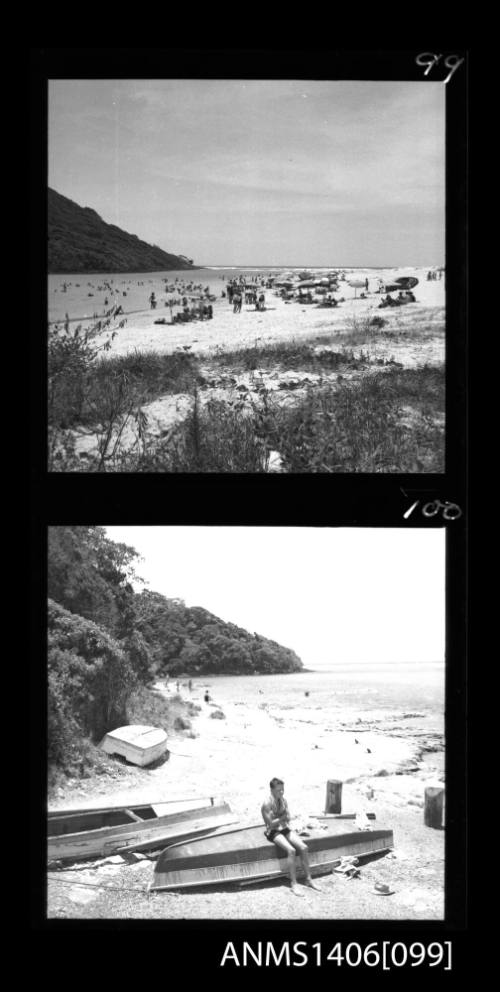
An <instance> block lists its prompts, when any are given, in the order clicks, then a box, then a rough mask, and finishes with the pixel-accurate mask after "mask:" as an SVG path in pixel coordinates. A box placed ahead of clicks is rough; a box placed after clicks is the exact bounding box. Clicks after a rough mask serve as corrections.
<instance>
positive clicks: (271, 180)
mask: <svg viewBox="0 0 500 992" xmlns="http://www.w3.org/2000/svg"><path fill="white" fill-rule="evenodd" d="M445 95H446V87H445V86H444V85H443V82H442V81H441V82H433V81H431V80H430V79H424V78H423V77H422V81H420V82H417V81H399V82H398V81H394V80H392V81H372V80H357V81H350V80H337V81H335V80H332V81H329V80H306V81H301V80H297V79H295V80H286V79H277V80H258V79H241V80H239V79H221V80H216V79H50V80H49V81H48V118H47V121H48V187H49V188H48V202H47V219H48V256H47V258H48V287H47V299H48V322H49V332H48V466H47V467H48V471H49V472H52V473H58V472H63V473H68V472H69V473H74V472H84V473H96V472H108V473H109V472H111V473H114V472H119V473H237V474H246V473H251V474H256V473H281V474H297V473H323V474H327V473H333V474H335V473H344V474H345V473H348V474H351V473H377V474H380V473H418V474H426V473H443V472H444V471H445V436H446V424H445V373H446V362H445V324H446V305H445V304H446V292H447V267H446V258H445V236H446V224H445V193H446V183H445V178H446V177H445V125H446V114H445Z"/></svg>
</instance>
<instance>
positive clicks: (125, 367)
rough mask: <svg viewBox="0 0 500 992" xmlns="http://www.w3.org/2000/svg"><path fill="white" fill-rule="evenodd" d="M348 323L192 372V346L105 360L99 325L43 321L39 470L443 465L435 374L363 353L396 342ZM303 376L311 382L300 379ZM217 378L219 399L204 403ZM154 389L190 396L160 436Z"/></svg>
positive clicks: (195, 366)
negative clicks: (87, 443)
mask: <svg viewBox="0 0 500 992" xmlns="http://www.w3.org/2000/svg"><path fill="white" fill-rule="evenodd" d="M351 323H352V326H351V327H350V328H349V329H347V330H346V331H345V332H344V333H343V335H342V336H340V335H338V334H335V335H333V334H332V335H331V336H327V337H320V338H318V337H317V338H312V339H309V340H306V341H300V342H297V341H290V342H279V343H275V344H269V343H267V344H262V343H260V342H259V341H258V340H257V341H256V342H255V344H254V345H253V346H252V347H249V348H241V349H235V350H233V351H230V352H226V351H219V352H216V353H215V354H214V355H210V356H208V357H205V358H204V364H203V366H201V363H200V362H201V360H200V358H199V356H196V355H195V354H192V352H191V349H190V348H189V347H185V348H183V349H180V350H178V351H176V352H175V353H174V354H167V355H165V354H158V353H154V352H153V353H151V352H140V351H137V352H134V353H133V354H129V355H127V356H124V357H113V356H109V357H108V356H105V354H104V353H105V352H106V351H108V350H109V348H110V346H111V340H112V337H113V334H114V332H113V331H112V329H111V328H110V327H109V326H108V327H106V326H105V327H104V328H103V327H102V326H101V325H96V326H95V327H93V328H89V329H88V330H87V331H85V332H82V330H81V328H77V329H76V330H75V331H73V332H71V331H70V330H69V327H68V326H66V327H64V328H56V329H52V331H51V334H50V336H49V469H50V470H51V471H82V469H83V470H85V471H97V472H110V471H111V472H116V471H120V472H176V473H178V472H181V473H182V472H185V473H197V472H214V473H224V472H228V473H260V472H267V471H269V466H270V459H271V453H273V452H274V453H277V454H278V455H279V459H280V465H281V470H282V471H285V472H441V471H443V468H444V438H443V417H444V370H443V368H442V367H438V368H436V367H428V366H424V367H419V368H416V369H403V368H401V366H399V365H398V363H396V362H395V361H394V360H393V359H391V358H380V357H374V355H373V352H371V351H370V345H372V344H373V342H374V341H380V342H384V341H385V342H386V343H387V340H389V339H394V340H395V341H396V340H397V339H398V337H399V335H400V333H401V329H399V328H398V327H397V324H396V325H394V324H391V329H390V330H388V329H387V326H386V319H385V318H384V317H380V316H375V317H371V318H365V319H364V320H360V319H358V318H353V319H352V320H351ZM103 330H107V331H108V332H109V333H108V339H107V340H104V341H103V336H102V334H103ZM427 331H429V328H427ZM427 331H426V333H427ZM429 333H430V331H429ZM433 333H435V332H434V331H433ZM405 334H406V337H408V336H411V335H409V334H408V332H405ZM330 338H331V340H330ZM419 340H420V338H419ZM339 341H341V342H342V348H341V349H336V348H335V343H336V342H339ZM346 346H347V347H346ZM365 346H366V350H363V348H364V347H365ZM354 347H357V348H358V349H359V350H358V351H357V353H355V352H354V350H353V348H354ZM290 371H293V372H295V373H297V378H296V379H294V380H291V379H290V378H289V377H288V378H285V379H283V381H281V382H279V383H278V390H276V389H274V390H273V389H270V388H268V386H266V383H265V379H264V378H261V380H260V381H259V376H258V374H259V373H261V374H262V376H263V377H264V376H265V373H266V372H272V373H278V374H279V373H280V372H287V373H289V372H290ZM249 372H250V373H253V374H255V375H254V376H253V381H252V384H251V388H249V387H248V385H245V384H240V385H237V379H236V378H235V376H237V375H244V374H245V373H249ZM361 373H363V374H362V375H361ZM308 375H314V377H315V380H316V381H315V382H314V383H311V382H309V383H308V382H307V376H308ZM214 385H215V386H219V387H222V388H223V389H225V395H223V396H220V394H214V396H213V397H212V398H211V397H210V394H209V390H210V389H211V388H212V386H214ZM165 395H172V396H175V395H178V396H181V395H182V396H187V397H188V398H189V399H190V402H189V408H188V410H187V412H186V410H185V409H184V412H183V414H182V416H180V417H179V418H178V419H177V420H176V421H175V422H174V424H173V425H172V426H171V427H170V428H169V429H166V430H165V431H164V432H163V434H162V435H161V436H158V435H155V434H153V433H152V432H151V431H150V429H149V425H148V419H147V416H146V414H145V413H144V407H145V405H146V404H147V403H150V402H152V401H153V400H155V399H158V398H159V397H161V396H165ZM287 401H289V402H287ZM130 426H132V427H133V436H134V438H135V442H134V445H133V446H131V443H130V439H129V438H130V432H129V438H128V440H127V442H125V440H124V438H125V437H126V436H127V429H128V428H129V427H130ZM76 428H78V430H79V431H80V432H82V431H83V432H85V431H87V433H89V434H91V435H92V436H93V437H94V438H95V445H94V453H93V454H92V455H91V456H87V455H86V454H85V458H84V459H83V457H82V456H80V455H79V454H78V452H77V451H76V450H75V429H76Z"/></svg>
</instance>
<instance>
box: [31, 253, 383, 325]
mask: <svg viewBox="0 0 500 992" xmlns="http://www.w3.org/2000/svg"><path fill="white" fill-rule="evenodd" d="M285 271H286V272H301V271H303V267H297V268H295V269H293V268H290V267H288V268H285V267H283V268H281V269H280V268H276V267H275V268H270V267H263V268H257V267H255V268H251V267H246V268H243V267H240V266H225V267H224V266H220V267H215V266H214V267H211V268H204V269H194V270H189V271H186V270H171V271H169V272H125V273H124V272H120V273H109V272H103V273H95V272H93V273H89V274H86V273H79V274H73V275H72V274H71V273H70V274H65V275H49V277H48V287H47V294H48V320H49V322H54V321H60V320H64V318H65V315H66V314H68V316H69V319H70V320H76V319H78V318H80V319H82V320H85V319H92V318H93V317H94V315H96V316H97V317H103V316H104V313H105V311H106V310H109V309H110V307H111V306H112V305H113V304H115V303H120V304H121V306H122V307H123V311H124V314H125V315H126V314H127V313H138V312H141V311H148V310H149V309H150V305H149V297H150V295H151V293H152V292H154V293H155V296H156V298H157V300H158V309H161V308H163V307H164V306H165V304H166V300H167V296H166V294H165V284H166V281H167V282H168V284H169V285H173V284H174V283H175V280H176V279H177V280H178V283H177V284H178V285H179V286H181V287H187V286H188V285H189V283H192V284H193V285H194V286H200V285H201V287H202V289H204V288H205V286H208V287H209V288H210V292H211V293H212V295H215V296H216V297H217V298H220V297H221V291H222V289H224V286H225V283H226V282H227V281H228V280H229V279H231V278H234V277H235V276H239V275H245V276H246V278H247V281H250V280H251V278H252V276H258V277H261V278H262V279H266V278H268V276H270V275H271V274H272V273H275V274H277V273H279V272H285ZM307 271H308V272H311V273H312V274H313V275H314V274H315V273H318V274H320V273H324V272H328V271H331V269H327V268H311V267H308V269H307ZM346 271H349V272H354V271H355V269H353V268H350V269H348V270H346ZM363 271H366V270H363ZM377 271H380V272H382V271H383V270H382V269H380V270H377ZM65 287H66V288H65ZM124 294H126V295H124ZM186 295H188V297H189V291H187V293H186ZM193 295H195V294H194V293H193ZM106 300H107V301H108V303H107V304H106V302H105V301H106Z"/></svg>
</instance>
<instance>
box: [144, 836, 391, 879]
mask: <svg viewBox="0 0 500 992" xmlns="http://www.w3.org/2000/svg"><path fill="white" fill-rule="evenodd" d="M306 843H307V848H308V851H309V862H310V865H311V870H312V873H313V874H322V873H325V872H329V871H331V870H332V868H333V867H334V865H336V864H338V863H339V862H340V860H341V858H343V857H345V856H347V855H355V856H357V857H360V856H362V855H374V854H378V853H380V852H383V851H387V850H388V849H389V848H391V847H393V843H394V842H393V835H392V830H349V829H347V830H346V824H345V821H344V822H342V821H340V822H339V821H338V820H332V821H329V823H328V826H327V829H326V830H320V829H319V828H316V829H311V831H310V836H308V837H307V838H306ZM284 873H285V874H286V873H287V861H286V856H285V854H284V852H283V853H281V852H280V850H279V848H277V847H276V845H275V844H273V843H271V842H270V841H268V840H267V838H266V836H265V834H264V826H263V824H259V825H258V826H251V827H240V828H239V829H236V830H224V831H220V832H219V833H218V834H217V835H215V836H213V837H202V838H200V839H198V840H191V841H187V842H185V843H184V842H182V843H180V844H173V845H172V846H170V847H167V848H166V849H165V850H164V851H163V852H162V853H161V855H160V857H159V859H158V861H157V863H156V866H155V872H154V876H153V880H152V882H151V884H150V890H151V891H157V890H165V889H166V890H169V889H189V888H194V887H199V886H209V885H217V884H219V885H227V884H229V883H232V882H240V883H241V882H246V883H248V882H252V881H254V882H258V881H262V880H263V879H272V878H278V877H280V876H281V875H282V874H284ZM301 874H302V875H303V869H302V863H301V861H300V859H299V858H297V877H298V878H300V877H301Z"/></svg>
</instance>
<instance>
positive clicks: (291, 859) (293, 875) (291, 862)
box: [274, 834, 303, 896]
mask: <svg viewBox="0 0 500 992" xmlns="http://www.w3.org/2000/svg"><path fill="white" fill-rule="evenodd" d="M274 843H275V844H276V846H277V847H281V849H282V850H283V851H286V860H287V865H288V871H289V874H290V889H291V891H292V892H293V894H294V896H302V895H303V893H302V892H301V891H300V889H299V886H298V885H297V869H296V866H295V848H294V847H293V846H292V845H291V844H289V843H288V841H287V839H286V837H283V835H282V834H278V836H277V837H275V838H274Z"/></svg>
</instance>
